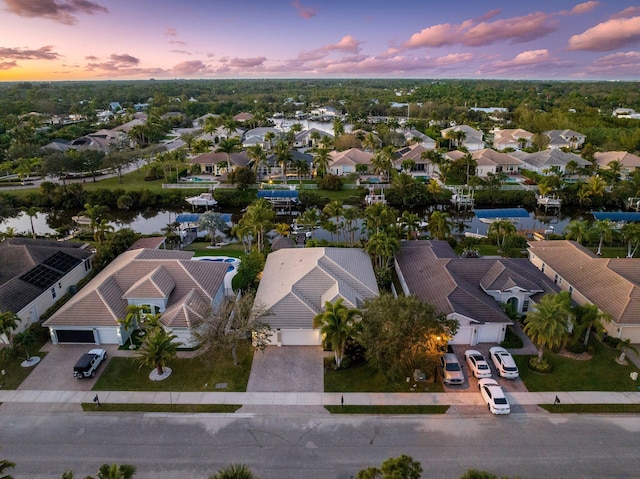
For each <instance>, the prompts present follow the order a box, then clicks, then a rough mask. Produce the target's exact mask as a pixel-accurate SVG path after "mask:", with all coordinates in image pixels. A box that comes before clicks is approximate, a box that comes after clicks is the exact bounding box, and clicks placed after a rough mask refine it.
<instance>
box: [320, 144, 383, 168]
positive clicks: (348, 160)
mask: <svg viewBox="0 0 640 479" xmlns="http://www.w3.org/2000/svg"><path fill="white" fill-rule="evenodd" d="M330 155H331V158H332V162H331V166H340V165H370V164H371V158H373V153H371V152H369V151H364V150H360V149H359V148H350V149H348V150H345V151H332V152H331V153H330Z"/></svg>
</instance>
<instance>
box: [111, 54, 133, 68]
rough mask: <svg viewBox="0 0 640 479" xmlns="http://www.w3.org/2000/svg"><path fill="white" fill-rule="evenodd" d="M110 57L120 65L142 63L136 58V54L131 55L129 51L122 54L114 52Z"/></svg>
mask: <svg viewBox="0 0 640 479" xmlns="http://www.w3.org/2000/svg"><path fill="white" fill-rule="evenodd" d="M109 58H111V60H112V61H113V62H115V63H117V64H119V65H137V64H139V63H140V59H139V58H136V57H134V56H131V55H129V54H127V53H124V54H122V55H117V54H115V53H114V54H113V55H111V56H110V57H109Z"/></svg>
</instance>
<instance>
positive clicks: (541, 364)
mask: <svg viewBox="0 0 640 479" xmlns="http://www.w3.org/2000/svg"><path fill="white" fill-rule="evenodd" d="M527 367H528V368H529V369H531V370H532V371H533V372H536V373H538V374H550V373H551V372H552V371H553V365H552V364H551V363H550V362H549V361H547V360H546V359H544V358H543V359H542V360H541V361H538V357H537V356H534V357H532V358H529V361H527Z"/></svg>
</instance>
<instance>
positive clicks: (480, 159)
mask: <svg viewBox="0 0 640 479" xmlns="http://www.w3.org/2000/svg"><path fill="white" fill-rule="evenodd" d="M471 156H472V157H473V159H474V160H476V162H477V164H478V166H485V165H489V166H495V165H518V166H520V165H523V164H524V162H523V161H521V160H519V159H517V158H515V157H513V156H511V155H508V154H506V153H501V152H499V151H496V150H492V149H491V148H484V149H482V150H478V151H474V152H473V153H472V154H471Z"/></svg>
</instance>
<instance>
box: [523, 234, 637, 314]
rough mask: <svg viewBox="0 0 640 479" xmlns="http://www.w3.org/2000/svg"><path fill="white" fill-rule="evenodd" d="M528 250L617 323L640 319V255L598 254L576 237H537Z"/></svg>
mask: <svg viewBox="0 0 640 479" xmlns="http://www.w3.org/2000/svg"><path fill="white" fill-rule="evenodd" d="M529 253H530V254H531V255H535V256H536V257H538V258H540V260H541V261H542V262H544V263H545V264H546V265H548V267H549V268H551V269H552V270H553V271H555V272H556V273H557V274H558V275H560V277H562V280H563V281H564V282H566V283H568V284H570V285H571V286H573V288H574V290H576V291H578V292H579V293H580V294H581V295H583V296H584V297H585V298H586V299H587V300H588V301H589V302H590V303H592V304H595V305H596V306H598V308H600V309H601V310H602V311H605V312H607V313H609V314H610V315H611V317H612V318H613V320H614V321H615V322H617V323H626V324H639V323H640V273H639V271H640V259H633V258H624V259H610V258H601V257H598V256H595V255H594V254H593V253H591V251H589V250H587V249H586V248H584V247H582V246H580V245H579V244H577V243H575V242H574V241H565V240H555V241H536V242H535V243H531V244H530V246H529Z"/></svg>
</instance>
